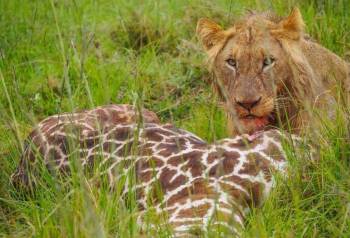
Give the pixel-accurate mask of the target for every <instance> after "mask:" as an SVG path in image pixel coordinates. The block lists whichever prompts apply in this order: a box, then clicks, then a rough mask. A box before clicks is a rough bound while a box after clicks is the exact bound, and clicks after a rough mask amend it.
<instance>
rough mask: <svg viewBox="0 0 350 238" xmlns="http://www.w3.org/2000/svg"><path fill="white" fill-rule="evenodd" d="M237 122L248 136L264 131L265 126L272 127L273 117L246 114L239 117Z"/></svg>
mask: <svg viewBox="0 0 350 238" xmlns="http://www.w3.org/2000/svg"><path fill="white" fill-rule="evenodd" d="M239 120H240V122H241V123H242V126H243V127H244V128H245V129H246V131H247V133H249V134H250V133H254V132H257V131H261V130H264V129H265V128H266V127H267V126H269V125H272V124H273V121H274V117H273V116H272V115H267V116H256V115H254V114H248V115H245V116H242V117H240V118H239Z"/></svg>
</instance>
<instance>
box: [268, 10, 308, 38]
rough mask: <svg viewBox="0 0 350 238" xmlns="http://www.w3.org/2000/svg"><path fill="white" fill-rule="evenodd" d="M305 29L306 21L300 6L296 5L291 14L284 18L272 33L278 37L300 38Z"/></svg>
mask: <svg viewBox="0 0 350 238" xmlns="http://www.w3.org/2000/svg"><path fill="white" fill-rule="evenodd" d="M303 31H304V21H303V17H302V15H301V13H300V10H299V8H297V7H294V8H293V10H292V11H291V13H290V14H289V16H287V17H286V18H284V19H282V20H281V21H280V22H279V23H278V26H277V28H276V29H273V30H272V31H271V33H272V34H273V35H275V36H276V37H278V38H285V39H291V40H298V39H299V38H300V36H301V35H302V33H303Z"/></svg>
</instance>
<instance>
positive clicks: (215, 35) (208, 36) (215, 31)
mask: <svg viewBox="0 0 350 238" xmlns="http://www.w3.org/2000/svg"><path fill="white" fill-rule="evenodd" d="M196 33H197V36H198V38H199V39H200V41H201V42H202V44H203V46H204V47H205V49H206V50H210V49H211V48H212V47H213V46H215V45H216V44H218V43H220V42H222V41H223V40H224V39H225V32H224V30H223V29H222V28H221V27H220V26H219V25H218V24H216V23H215V22H214V21H212V20H209V19H206V18H201V19H199V21H198V23H197V30H196Z"/></svg>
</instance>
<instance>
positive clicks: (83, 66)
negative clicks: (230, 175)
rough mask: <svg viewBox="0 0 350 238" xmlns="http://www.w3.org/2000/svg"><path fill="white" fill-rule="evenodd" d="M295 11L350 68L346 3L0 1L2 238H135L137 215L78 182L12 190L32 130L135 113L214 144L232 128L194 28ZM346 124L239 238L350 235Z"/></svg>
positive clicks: (327, 129) (326, 134)
mask: <svg viewBox="0 0 350 238" xmlns="http://www.w3.org/2000/svg"><path fill="white" fill-rule="evenodd" d="M214 2H215V3H214ZM293 6H299V7H300V9H301V12H302V14H303V17H304V20H305V22H306V26H307V32H308V33H310V35H311V36H312V37H313V38H314V39H316V40H317V41H319V42H320V43H322V44H323V45H324V46H326V47H327V48H329V49H331V50H332V51H334V52H336V53H337V54H338V55H340V56H342V57H344V58H346V57H349V49H350V34H349V29H350V13H349V6H350V1H349V0H338V1H331V0H322V1H316V0H305V1H295V0H291V1H284V0H274V1H256V0H255V1H253V0H226V1H224V0H220V1H210V0H202V1H200V0H195V1H185V0H176V1H170V0H169V1H160V0H159V1H151V0H150V1H137V0H115V1H112V0H96V1H87V0H86V1H83V0H79V1H78V0H76V1H68V0H62V1H58V0H48V1H41V0H37V1H20V0H11V1H5V0H0V115H1V117H0V135H1V136H0V166H1V172H0V236H1V237H2V236H5V237H30V236H34V237H135V236H138V235H139V234H140V231H139V228H138V227H137V225H136V222H135V214H136V208H135V206H134V205H133V204H126V205H125V204H120V203H119V202H118V198H117V197H116V196H114V195H113V194H111V193H110V192H108V190H107V189H103V188H98V189H97V188H94V187H90V186H89V185H88V184H87V183H85V181H84V179H83V178H73V179H72V181H71V185H70V186H69V189H67V188H66V186H62V185H57V184H55V182H54V181H50V182H51V184H52V185H53V186H42V188H40V189H38V190H37V192H36V194H35V195H33V196H26V195H24V194H23V193H20V192H18V191H16V190H15V189H14V188H13V187H12V186H11V185H10V184H9V176H10V174H11V173H12V172H13V171H14V168H15V166H16V164H17V162H18V159H19V155H20V151H21V145H22V142H23V140H24V139H25V137H26V135H28V133H29V131H30V129H31V128H32V126H33V125H34V124H35V123H36V122H38V121H39V120H41V119H43V118H45V117H46V116H48V115H52V114H56V113H59V112H63V111H72V110H78V109H84V108H92V107H94V106H97V105H103V104H108V103H131V104H133V103H137V104H142V105H143V106H144V107H146V108H148V109H150V110H153V111H154V112H156V113H157V114H158V115H159V117H160V118H161V120H162V121H163V122H173V123H175V124H176V125H177V126H179V127H182V128H185V129H187V130H189V131H191V132H193V133H196V134H197V135H199V136H201V137H202V138H204V139H206V140H208V141H214V140H216V139H220V138H223V137H225V136H226V135H227V134H226V126H225V125H226V121H225V120H226V119H225V117H224V115H223V112H222V109H220V108H219V107H217V99H216V97H215V95H214V94H213V93H212V90H211V88H210V86H209V85H208V80H209V79H210V77H211V75H210V73H208V71H207V69H206V65H205V62H204V58H205V56H204V53H203V52H202V49H201V46H200V45H199V43H198V40H197V39H196V37H195V27H196V22H197V20H198V19H199V18H200V17H209V18H213V19H215V20H217V21H218V22H220V23H221V24H222V25H223V26H228V25H229V24H230V23H232V22H233V21H234V20H235V19H237V18H239V17H240V16H242V14H244V11H245V9H256V10H266V9H272V10H274V11H276V12H277V13H279V14H281V15H286V14H288V12H289V10H290V9H291V8H292V7H293ZM344 115H346V114H344V113H339V116H338V118H337V120H336V121H333V122H327V121H325V122H324V130H323V131H320V132H319V134H321V135H322V138H323V139H322V140H320V143H319V148H318V150H319V151H320V152H321V159H320V161H319V162H318V163H316V164H313V163H310V164H309V163H308V162H305V161H298V160H293V161H292V167H293V169H292V171H291V177H292V178H293V179H289V180H287V181H284V182H283V183H280V184H279V185H278V187H277V189H276V190H275V191H274V193H273V194H272V196H271V198H270V199H269V200H268V201H267V203H266V204H265V205H264V206H263V207H261V208H258V209H255V210H254V211H253V213H252V214H251V215H250V216H249V217H248V220H247V229H246V230H245V232H244V237H272V236H273V237H349V236H350V191H349V187H350V173H349V169H350V159H349V155H350V146H349V144H348V143H347V141H348V138H349V130H348V128H345V126H344V121H346V120H347V119H346V118H347V117H346V116H344ZM291 157H292V156H291ZM154 222H155V223H156V221H154ZM212 235H213V237H215V234H212ZM157 236H159V237H166V236H167V232H166V231H164V232H160V233H157Z"/></svg>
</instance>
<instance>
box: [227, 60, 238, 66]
mask: <svg viewBox="0 0 350 238" xmlns="http://www.w3.org/2000/svg"><path fill="white" fill-rule="evenodd" d="M226 63H227V65H228V66H229V67H231V68H236V67H237V61H236V60H235V59H232V58H229V59H227V60H226Z"/></svg>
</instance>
